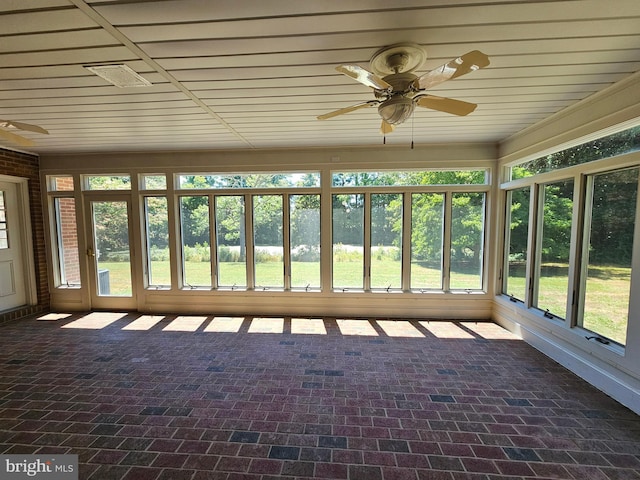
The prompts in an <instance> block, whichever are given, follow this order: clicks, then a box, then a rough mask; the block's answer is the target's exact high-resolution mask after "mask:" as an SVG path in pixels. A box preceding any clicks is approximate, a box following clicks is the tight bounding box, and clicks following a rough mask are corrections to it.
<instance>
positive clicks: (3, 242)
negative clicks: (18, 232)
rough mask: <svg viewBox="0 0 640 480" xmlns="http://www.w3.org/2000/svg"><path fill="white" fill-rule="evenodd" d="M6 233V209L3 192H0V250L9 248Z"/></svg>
mask: <svg viewBox="0 0 640 480" xmlns="http://www.w3.org/2000/svg"><path fill="white" fill-rule="evenodd" d="M8 233H9V232H8V231H7V207H6V206H5V203H4V191H2V190H0V249H3V250H4V249H7V248H9V235H8Z"/></svg>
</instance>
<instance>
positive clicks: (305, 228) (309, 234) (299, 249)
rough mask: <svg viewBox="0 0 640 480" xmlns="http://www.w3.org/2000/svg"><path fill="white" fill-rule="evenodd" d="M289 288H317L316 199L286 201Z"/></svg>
mask: <svg viewBox="0 0 640 480" xmlns="http://www.w3.org/2000/svg"><path fill="white" fill-rule="evenodd" d="M289 212H290V229H291V233H290V237H291V287H292V288H319V287H320V195H291V196H290V197H289Z"/></svg>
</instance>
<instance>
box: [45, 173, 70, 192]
mask: <svg viewBox="0 0 640 480" xmlns="http://www.w3.org/2000/svg"><path fill="white" fill-rule="evenodd" d="M48 178H49V182H48V186H49V191H51V192H65V191H73V177H70V176H60V177H57V176H56V177H48Z"/></svg>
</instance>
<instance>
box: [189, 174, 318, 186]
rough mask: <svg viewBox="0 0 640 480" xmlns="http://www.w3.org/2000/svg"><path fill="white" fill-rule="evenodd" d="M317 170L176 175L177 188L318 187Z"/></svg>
mask: <svg viewBox="0 0 640 480" xmlns="http://www.w3.org/2000/svg"><path fill="white" fill-rule="evenodd" d="M319 186H320V174H319V173H318V172H302V173H280V172H278V173H231V174H182V175H178V188H180V189H182V190H185V189H244V188H303V187H319Z"/></svg>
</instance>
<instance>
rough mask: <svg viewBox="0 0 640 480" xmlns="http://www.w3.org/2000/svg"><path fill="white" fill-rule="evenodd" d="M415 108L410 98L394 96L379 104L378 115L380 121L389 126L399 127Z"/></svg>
mask: <svg viewBox="0 0 640 480" xmlns="http://www.w3.org/2000/svg"><path fill="white" fill-rule="evenodd" d="M415 108H416V104H415V103H414V101H413V99H412V98H407V97H402V96H399V95H396V96H394V97H391V98H389V99H387V100H385V101H384V102H382V103H381V104H380V106H379V107H378V113H379V114H380V116H381V117H382V119H383V120H384V121H385V122H387V123H389V124H391V125H400V124H401V123H403V122H404V121H405V120H407V119H408V118H409V117H410V116H411V114H412V113H413V110H414V109H415Z"/></svg>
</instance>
